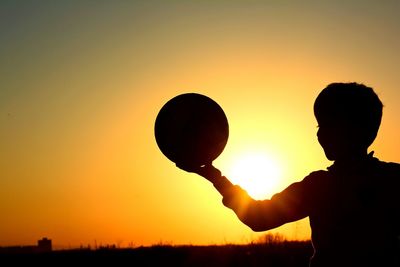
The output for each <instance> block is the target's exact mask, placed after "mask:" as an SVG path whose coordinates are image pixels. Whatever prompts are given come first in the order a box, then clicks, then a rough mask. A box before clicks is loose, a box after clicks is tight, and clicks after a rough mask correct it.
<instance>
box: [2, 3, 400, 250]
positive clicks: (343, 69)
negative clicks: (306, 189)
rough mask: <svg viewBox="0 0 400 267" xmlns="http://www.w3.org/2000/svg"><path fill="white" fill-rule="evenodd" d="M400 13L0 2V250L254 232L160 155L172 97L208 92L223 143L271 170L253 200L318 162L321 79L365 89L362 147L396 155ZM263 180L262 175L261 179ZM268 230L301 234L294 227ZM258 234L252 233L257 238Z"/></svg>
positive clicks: (227, 158)
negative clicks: (370, 98) (375, 104)
mask: <svg viewBox="0 0 400 267" xmlns="http://www.w3.org/2000/svg"><path fill="white" fill-rule="evenodd" d="M399 8H400V4H398V3H397V2H394V1H382V2H379V3H378V2H374V3H373V2H371V3H369V2H368V1H346V3H342V4H341V5H338V4H333V3H325V4H322V3H311V1H310V2H308V3H302V4H300V3H297V1H282V2H278V1H246V2H244V1H197V2H196V1H129V2H126V1H112V2H91V1H79V2H65V3H60V2H57V3H54V2H53V1H43V2H40V4H39V3H15V2H13V1H2V2H1V3H0V10H1V15H0V32H1V33H2V34H1V35H0V56H1V58H2V60H1V61H0V74H1V75H0V76H1V79H0V216H1V217H0V218H1V219H0V246H4V245H16V244H33V243H35V242H36V240H37V239H39V238H41V237H43V236H47V237H49V238H52V239H53V242H54V244H55V245H56V246H58V247H68V246H79V245H80V244H92V245H93V244H94V243H95V242H96V243H97V244H100V243H103V244H106V243H107V244H108V243H115V244H120V245H122V246H125V245H128V244H129V243H131V242H132V243H133V244H134V245H151V244H155V243H160V242H163V243H172V244H210V243H212V244H214V243H218V244H224V243H231V242H232V243H243V242H249V241H251V240H254V239H256V238H257V237H258V236H259V235H260V234H256V233H253V232H252V231H251V230H250V229H249V228H248V227H247V226H245V225H243V224H242V223H241V222H239V220H238V219H237V218H236V216H235V215H234V213H233V212H232V211H231V210H229V209H227V208H225V207H224V206H223V205H222V203H221V196H220V195H219V194H218V193H217V192H216V191H215V190H214V188H213V187H212V185H211V184H210V183H208V182H207V181H206V180H203V179H202V178H200V177H197V176H196V175H194V174H188V173H185V172H183V171H181V170H179V169H177V168H176V167H175V166H174V164H173V163H172V162H170V161H168V159H166V158H165V157H164V156H163V155H162V154H161V152H160V151H159V149H158V147H157V144H156V142H155V139H154V134H153V129H154V121H155V118H156V116H157V113H158V111H159V109H160V108H161V107H162V105H163V104H164V103H165V102H166V101H168V100H169V99H170V98H172V97H174V96H176V95H178V94H181V93H185V92H197V93H202V94H205V95H208V96H209V97H211V98H213V99H214V100H215V101H217V102H218V103H219V104H220V105H221V106H222V108H223V109H224V111H225V113H226V115H227V117H228V120H229V123H230V137H229V140H228V143H227V146H226V148H225V150H224V152H223V153H222V154H221V155H220V157H219V158H218V159H217V160H216V161H215V165H216V166H217V167H219V168H220V169H221V170H222V172H223V173H224V174H227V175H228V174H232V173H233V172H234V171H233V170H234V168H233V165H234V162H237V161H238V160H240V159H241V157H242V156H243V155H247V154H252V153H253V154H255V153H259V154H263V155H267V156H268V157H269V158H270V159H271V160H273V161H274V162H275V163H276V164H277V165H278V166H279V171H280V175H279V177H278V178H275V180H276V181H274V183H271V184H268V185H269V187H270V188H266V190H265V197H270V196H271V194H272V193H275V192H278V191H279V190H282V189H284V188H285V187H286V186H288V185H289V184H290V183H292V182H294V181H298V180H301V179H302V178H303V177H305V176H306V175H307V174H309V173H310V172H311V171H313V170H317V169H324V168H326V167H327V166H329V165H330V164H331V163H330V162H329V161H327V160H326V159H325V157H324V154H323V151H322V149H321V148H320V147H319V145H318V142H317V139H316V126H317V124H316V122H315V119H314V117H313V113H312V105H313V101H314V99H315V97H316V96H317V94H318V93H319V91H320V90H321V89H322V88H323V87H324V86H326V85H327V84H328V83H330V82H334V81H343V82H346V81H357V82H362V83H365V84H366V85H369V86H372V87H374V88H375V89H376V91H377V93H378V94H379V96H380V97H381V99H382V101H383V103H384V105H385V107H384V117H383V122H382V126H381V130H380V132H379V136H378V138H377V140H376V142H375V143H374V144H373V145H372V147H371V150H374V151H375V155H377V156H378V157H379V158H381V159H382V160H385V161H397V162H399V161H400V155H399V153H398V151H400V141H399V138H398V133H399V132H400V129H399V128H400V126H399V115H400V105H399V103H400V91H399V89H398V88H397V84H399V83H400V76H399V75H398V65H399V63H400V54H399V53H398V47H400V32H399V25H400V17H399V16H398V12H397V11H398V10H399ZM265 179H268V178H265ZM274 231H278V232H280V233H282V234H284V235H285V236H286V237H287V238H290V239H296V238H298V239H305V238H309V235H310V230H309V227H308V222H307V220H303V221H300V222H296V223H292V224H287V225H285V226H283V227H281V228H278V229H276V230H274ZM261 234H262V233H261Z"/></svg>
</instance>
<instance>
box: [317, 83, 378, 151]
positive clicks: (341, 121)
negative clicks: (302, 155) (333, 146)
mask: <svg viewBox="0 0 400 267" xmlns="http://www.w3.org/2000/svg"><path fill="white" fill-rule="evenodd" d="M382 107H383V105H382V102H381V101H380V100H379V97H378V96H377V94H376V93H375V92H374V90H373V89H372V88H371V87H368V86H365V85H364V84H359V83H355V82H352V83H331V84H329V85H328V86H327V87H326V88H325V89H323V90H322V91H321V93H320V94H319V95H318V97H317V99H316V100H315V103H314V114H315V117H316V119H317V121H318V123H319V124H330V125H335V126H338V127H351V128H350V129H353V130H357V131H358V133H359V134H362V136H359V138H360V141H361V140H363V142H364V145H367V146H369V145H371V144H372V142H373V141H374V139H375V137H376V135H377V133H378V129H379V126H380V123H381V119H382Z"/></svg>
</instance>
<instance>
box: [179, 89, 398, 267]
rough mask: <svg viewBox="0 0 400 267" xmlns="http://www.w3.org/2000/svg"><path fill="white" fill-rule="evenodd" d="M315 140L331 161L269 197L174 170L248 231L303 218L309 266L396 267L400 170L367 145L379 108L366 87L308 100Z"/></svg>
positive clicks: (211, 172)
mask: <svg viewBox="0 0 400 267" xmlns="http://www.w3.org/2000/svg"><path fill="white" fill-rule="evenodd" d="M314 114H315V117H316V119H317V122H318V127H319V129H318V133H317V136H318V141H319V143H320V144H321V146H322V148H323V149H324V152H325V155H326V157H327V158H328V159H329V160H331V161H334V163H333V165H331V166H330V167H328V168H327V170H319V171H315V172H312V173H311V174H309V175H308V176H307V177H305V178H304V179H303V180H302V181H300V182H296V183H293V184H291V185H290V186H289V187H287V188H286V189H285V190H283V191H282V192H280V193H277V194H275V195H274V196H272V198H271V199H270V200H254V199H252V198H251V197H250V196H249V195H248V194H247V193H246V191H244V190H243V189H242V188H240V187H239V186H237V185H233V184H232V183H231V182H230V181H229V180H228V179H227V178H226V177H224V176H221V172H220V171H219V170H218V169H216V168H215V167H214V166H212V165H211V164H209V165H205V166H202V167H197V168H195V167H192V166H179V165H177V166H178V167H179V168H181V169H183V170H185V171H188V172H194V173H197V174H199V175H201V176H203V177H204V178H206V179H207V180H209V181H210V182H212V183H213V185H214V186H215V188H216V189H217V190H218V191H219V192H220V193H221V195H222V196H223V200H222V202H223V204H224V205H225V206H226V207H228V208H231V209H232V210H233V211H234V212H235V213H236V215H237V216H238V218H239V219H240V220H241V221H242V222H243V223H244V224H246V225H247V226H249V227H250V228H251V229H252V230H254V231H266V230H269V229H272V228H275V227H278V226H280V225H283V224H285V223H288V222H292V221H296V220H299V219H302V218H305V217H307V216H308V217H309V219H310V226H311V230H312V235H311V240H312V244H313V247H314V255H313V256H312V258H311V260H310V266H312V267H317V266H400V265H399V263H400V262H399V256H398V252H399V249H398V236H399V234H400V193H399V188H400V165H399V164H397V163H387V162H383V161H380V160H378V159H377V158H375V157H374V156H373V152H371V153H368V147H369V146H370V145H371V144H372V142H373V141H374V139H375V137H376V135H377V133H378V129H379V126H380V123H381V117H382V103H381V101H380V100H379V98H378V96H377V95H376V94H375V92H374V91H373V89H372V88H370V87H367V86H365V85H363V84H358V83H332V84H329V85H328V86H327V87H326V88H325V89H323V90H322V91H321V93H320V94H319V95H318V97H317V99H316V100H315V103H314Z"/></svg>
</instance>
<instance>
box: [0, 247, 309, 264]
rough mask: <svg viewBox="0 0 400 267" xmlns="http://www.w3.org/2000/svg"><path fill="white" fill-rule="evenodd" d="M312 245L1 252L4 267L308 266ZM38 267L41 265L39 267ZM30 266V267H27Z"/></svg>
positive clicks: (0, 259)
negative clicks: (98, 266)
mask: <svg viewBox="0 0 400 267" xmlns="http://www.w3.org/2000/svg"><path fill="white" fill-rule="evenodd" d="M312 251H313V249H312V245H311V243H310V242H289V241H285V242H282V243H279V244H249V245H223V246H164V245H160V246H151V247H138V248H132V249H118V248H113V247H111V248H109V247H108V248H100V249H97V250H89V249H77V250H60V251H53V252H42V253H27V252H26V253H19V252H15V251H14V252H12V251H8V252H7V251H1V250H0V261H1V262H3V263H5V262H7V263H9V264H6V265H2V264H1V265H2V266H17V264H18V263H23V264H29V265H30V266H43V265H46V266H50V265H51V266H83V265H85V266H96V265H101V266H174V267H175V266H188V267H189V266H190V267H196V266H207V267H213V266H218V267H224V266H238V267H239V266H246V267H247V266H248V267H258V266H263V267H268V266H274V267H289V266H296V267H301V266H304V267H306V266H308V261H309V258H310V257H311V255H312ZM33 264H34V265H33ZM37 264H38V265H37ZM25 266H27V265H25Z"/></svg>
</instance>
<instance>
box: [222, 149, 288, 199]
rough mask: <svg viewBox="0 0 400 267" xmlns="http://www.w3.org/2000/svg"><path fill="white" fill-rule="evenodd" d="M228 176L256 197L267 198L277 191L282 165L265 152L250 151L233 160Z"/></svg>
mask: <svg viewBox="0 0 400 267" xmlns="http://www.w3.org/2000/svg"><path fill="white" fill-rule="evenodd" d="M228 177H229V179H230V180H231V181H232V183H234V184H238V185H239V186H241V187H242V188H243V189H245V190H246V191H247V192H248V193H249V195H250V196H251V197H253V198H254V199H266V198H270V197H271V196H272V195H273V194H275V193H277V186H278V185H279V181H280V179H281V167H280V165H279V164H278V162H277V161H276V160H274V159H273V158H271V157H270V156H269V155H268V154H266V153H265V152H249V153H245V154H241V155H240V156H238V157H237V158H236V159H235V160H234V161H233V162H232V165H231V168H230V170H229V171H228Z"/></svg>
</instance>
